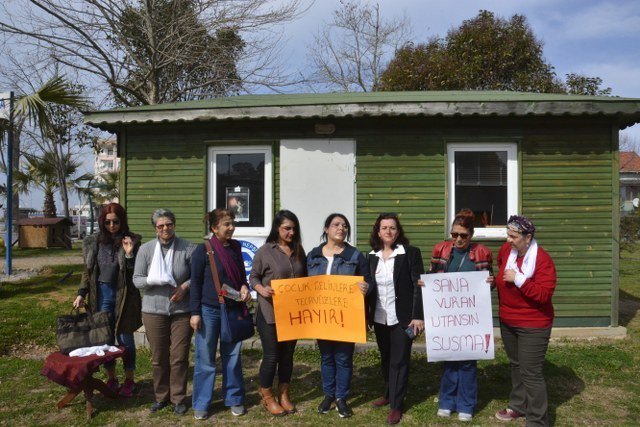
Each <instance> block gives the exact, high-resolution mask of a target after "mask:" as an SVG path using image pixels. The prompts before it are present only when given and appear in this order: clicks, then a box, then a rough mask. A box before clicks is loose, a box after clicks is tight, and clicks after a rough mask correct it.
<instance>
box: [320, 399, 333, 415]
mask: <svg viewBox="0 0 640 427" xmlns="http://www.w3.org/2000/svg"><path fill="white" fill-rule="evenodd" d="M332 403H333V397H332V396H325V397H324V400H323V401H322V402H320V404H319V405H318V412H319V413H321V414H326V413H327V412H329V411H330V410H331V404H332Z"/></svg>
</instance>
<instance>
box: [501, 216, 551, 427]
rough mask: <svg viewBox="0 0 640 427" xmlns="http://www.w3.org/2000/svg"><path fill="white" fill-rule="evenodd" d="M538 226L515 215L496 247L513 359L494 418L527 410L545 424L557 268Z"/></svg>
mask: <svg viewBox="0 0 640 427" xmlns="http://www.w3.org/2000/svg"><path fill="white" fill-rule="evenodd" d="M534 233H535V227H534V225H533V223H532V222H531V221H530V220H529V219H527V218H525V217H523V216H517V215H513V216H511V217H510V218H509V221H508V222H507V243H505V244H504V245H502V248H500V252H499V253H498V266H499V268H500V272H499V273H498V275H497V276H496V285H497V287H498V298H499V301H500V305H499V316H500V333H501V335H502V342H503V344H504V349H505V351H506V353H507V357H508V358H509V361H510V362H511V386H512V389H511V394H510V395H509V405H508V407H507V408H506V409H503V410H501V411H498V412H497V413H496V418H498V419H499V420H502V421H511V420H515V419H517V418H520V417H523V416H526V420H527V426H534V425H536V426H537V425H540V426H546V425H548V424H549V419H548V413H547V388H546V384H545V381H544V377H543V375H542V367H543V365H544V359H545V355H546V353H547V347H548V344H549V337H550V335H551V326H552V324H553V304H552V303H551V297H552V295H553V291H554V290H555V288H556V269H555V266H554V264H553V261H552V260H551V257H550V256H549V254H547V252H545V251H544V250H543V249H542V248H541V247H539V246H538V244H537V242H536V240H535V239H534V238H533V236H534Z"/></svg>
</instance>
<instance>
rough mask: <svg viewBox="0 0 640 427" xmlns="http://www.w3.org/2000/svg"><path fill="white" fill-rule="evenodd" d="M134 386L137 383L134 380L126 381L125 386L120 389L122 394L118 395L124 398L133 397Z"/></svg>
mask: <svg viewBox="0 0 640 427" xmlns="http://www.w3.org/2000/svg"><path fill="white" fill-rule="evenodd" d="M134 386H135V383H134V382H133V380H124V385H123V386H122V387H121V388H120V392H119V393H118V394H119V395H120V396H122V397H132V396H133V387H134Z"/></svg>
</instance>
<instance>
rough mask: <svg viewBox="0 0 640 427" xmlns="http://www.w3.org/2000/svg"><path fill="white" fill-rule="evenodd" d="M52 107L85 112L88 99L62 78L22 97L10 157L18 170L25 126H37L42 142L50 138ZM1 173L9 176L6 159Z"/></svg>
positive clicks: (0, 143)
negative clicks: (66, 107)
mask: <svg viewBox="0 0 640 427" xmlns="http://www.w3.org/2000/svg"><path fill="white" fill-rule="evenodd" d="M51 105H68V106H71V107H77V108H83V107H85V106H86V105H87V102H86V99H85V98H84V97H82V96H81V95H79V94H78V93H77V91H74V90H73V86H72V85H71V83H69V81H67V80H66V79H65V78H64V77H62V76H57V75H56V76H54V77H52V78H51V79H49V80H48V81H47V82H46V83H45V84H43V85H42V86H41V87H40V88H39V89H38V90H36V91H35V92H34V93H32V94H22V95H18V96H17V97H16V101H15V107H14V121H13V133H14V150H13V153H7V155H11V156H13V165H14V168H16V169H17V165H18V164H19V161H20V134H21V132H22V129H23V127H24V125H25V123H29V124H31V125H33V126H36V127H37V128H38V129H39V131H40V134H41V135H42V137H43V138H47V137H50V136H51V135H52V134H53V132H54V129H53V126H52V124H51V119H50V108H49V107H50V106H51ZM10 126H11V123H9V121H8V120H0V151H1V152H2V153H4V152H5V151H6V150H5V148H4V144H5V141H4V134H5V132H7V131H8V130H9V129H10ZM0 160H1V164H0V169H1V170H2V171H3V172H5V173H6V163H5V159H4V158H0ZM18 193H19V191H18V192H16V193H15V194H14V199H13V202H14V203H13V217H14V218H18V208H19V206H18V205H19V200H18Z"/></svg>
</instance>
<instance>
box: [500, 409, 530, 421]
mask: <svg viewBox="0 0 640 427" xmlns="http://www.w3.org/2000/svg"><path fill="white" fill-rule="evenodd" d="M521 417H524V414H521V413H520V412H517V411H514V410H513V409H511V408H507V409H502V410H500V411H498V412H496V418H497V419H499V420H500V421H513V420H517V419H518V418H521Z"/></svg>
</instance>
